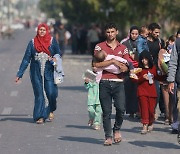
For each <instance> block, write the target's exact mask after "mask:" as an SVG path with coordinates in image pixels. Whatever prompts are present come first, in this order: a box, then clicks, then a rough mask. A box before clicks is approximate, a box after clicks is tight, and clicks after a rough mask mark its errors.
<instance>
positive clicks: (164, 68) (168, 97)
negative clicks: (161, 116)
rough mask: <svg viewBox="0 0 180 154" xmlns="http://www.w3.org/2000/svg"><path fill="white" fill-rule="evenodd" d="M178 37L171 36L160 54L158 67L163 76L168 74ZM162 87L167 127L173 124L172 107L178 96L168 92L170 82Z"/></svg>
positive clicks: (161, 83)
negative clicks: (172, 52)
mask: <svg viewBox="0 0 180 154" xmlns="http://www.w3.org/2000/svg"><path fill="white" fill-rule="evenodd" d="M175 39H176V37H175V36H174V35H172V36H170V37H169V39H168V41H167V42H166V47H165V49H161V50H160V51H159V54H158V67H159V69H160V71H161V72H162V74H167V73H168V63H169V61H170V55H171V51H172V48H173V44H174V42H175ZM160 87H161V90H162V94H163V100H164V105H165V122H164V124H165V125H170V124H172V122H173V115H172V107H173V104H174V103H175V102H173V100H176V98H175V97H176V96H175V95H172V94H170V93H169V92H168V82H167V81H165V82H160Z"/></svg>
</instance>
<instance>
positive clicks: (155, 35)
mask: <svg viewBox="0 0 180 154" xmlns="http://www.w3.org/2000/svg"><path fill="white" fill-rule="evenodd" d="M148 29H149V35H148V37H147V40H148V41H147V44H148V47H149V52H150V54H151V55H152V57H153V62H154V64H155V66H156V67H157V68H158V54H159V51H160V49H163V48H164V47H165V43H164V40H163V39H161V38H160V32H161V27H160V25H159V24H157V23H151V24H149V26H148ZM155 84H156V90H157V94H158V99H157V104H158V103H159V109H160V111H161V113H160V117H163V118H164V117H165V105H164V101H163V97H162V91H161V89H160V84H159V82H158V81H155ZM156 118H157V117H156Z"/></svg>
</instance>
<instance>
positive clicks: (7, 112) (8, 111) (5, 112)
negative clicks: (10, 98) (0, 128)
mask: <svg viewBox="0 0 180 154" xmlns="http://www.w3.org/2000/svg"><path fill="white" fill-rule="evenodd" d="M11 111H12V107H5V108H4V110H3V111H2V113H1V114H2V115H4V114H5V115H9V114H11Z"/></svg>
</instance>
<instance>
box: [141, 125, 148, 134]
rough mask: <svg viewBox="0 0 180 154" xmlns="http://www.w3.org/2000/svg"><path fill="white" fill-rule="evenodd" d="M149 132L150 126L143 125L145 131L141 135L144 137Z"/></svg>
mask: <svg viewBox="0 0 180 154" xmlns="http://www.w3.org/2000/svg"><path fill="white" fill-rule="evenodd" d="M147 132H148V125H147V124H146V125H143V129H142V130H141V134H142V135H144V134H147Z"/></svg>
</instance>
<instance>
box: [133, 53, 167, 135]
mask: <svg viewBox="0 0 180 154" xmlns="http://www.w3.org/2000/svg"><path fill="white" fill-rule="evenodd" d="M139 67H140V68H142V71H141V72H140V73H138V74H137V76H138V79H132V80H133V81H134V82H137V84H138V87H137V96H138V100H139V108H140V114H141V123H142V124H143V128H142V130H141V134H146V133H147V132H148V131H149V132H150V131H152V130H153V122H154V116H155V106H156V99H157V92H156V86H155V82H154V80H163V79H164V80H165V79H166V76H160V75H158V73H157V69H156V66H154V64H153V60H152V58H151V55H150V53H149V52H148V51H146V50H144V51H143V52H141V53H140V55H139Z"/></svg>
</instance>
